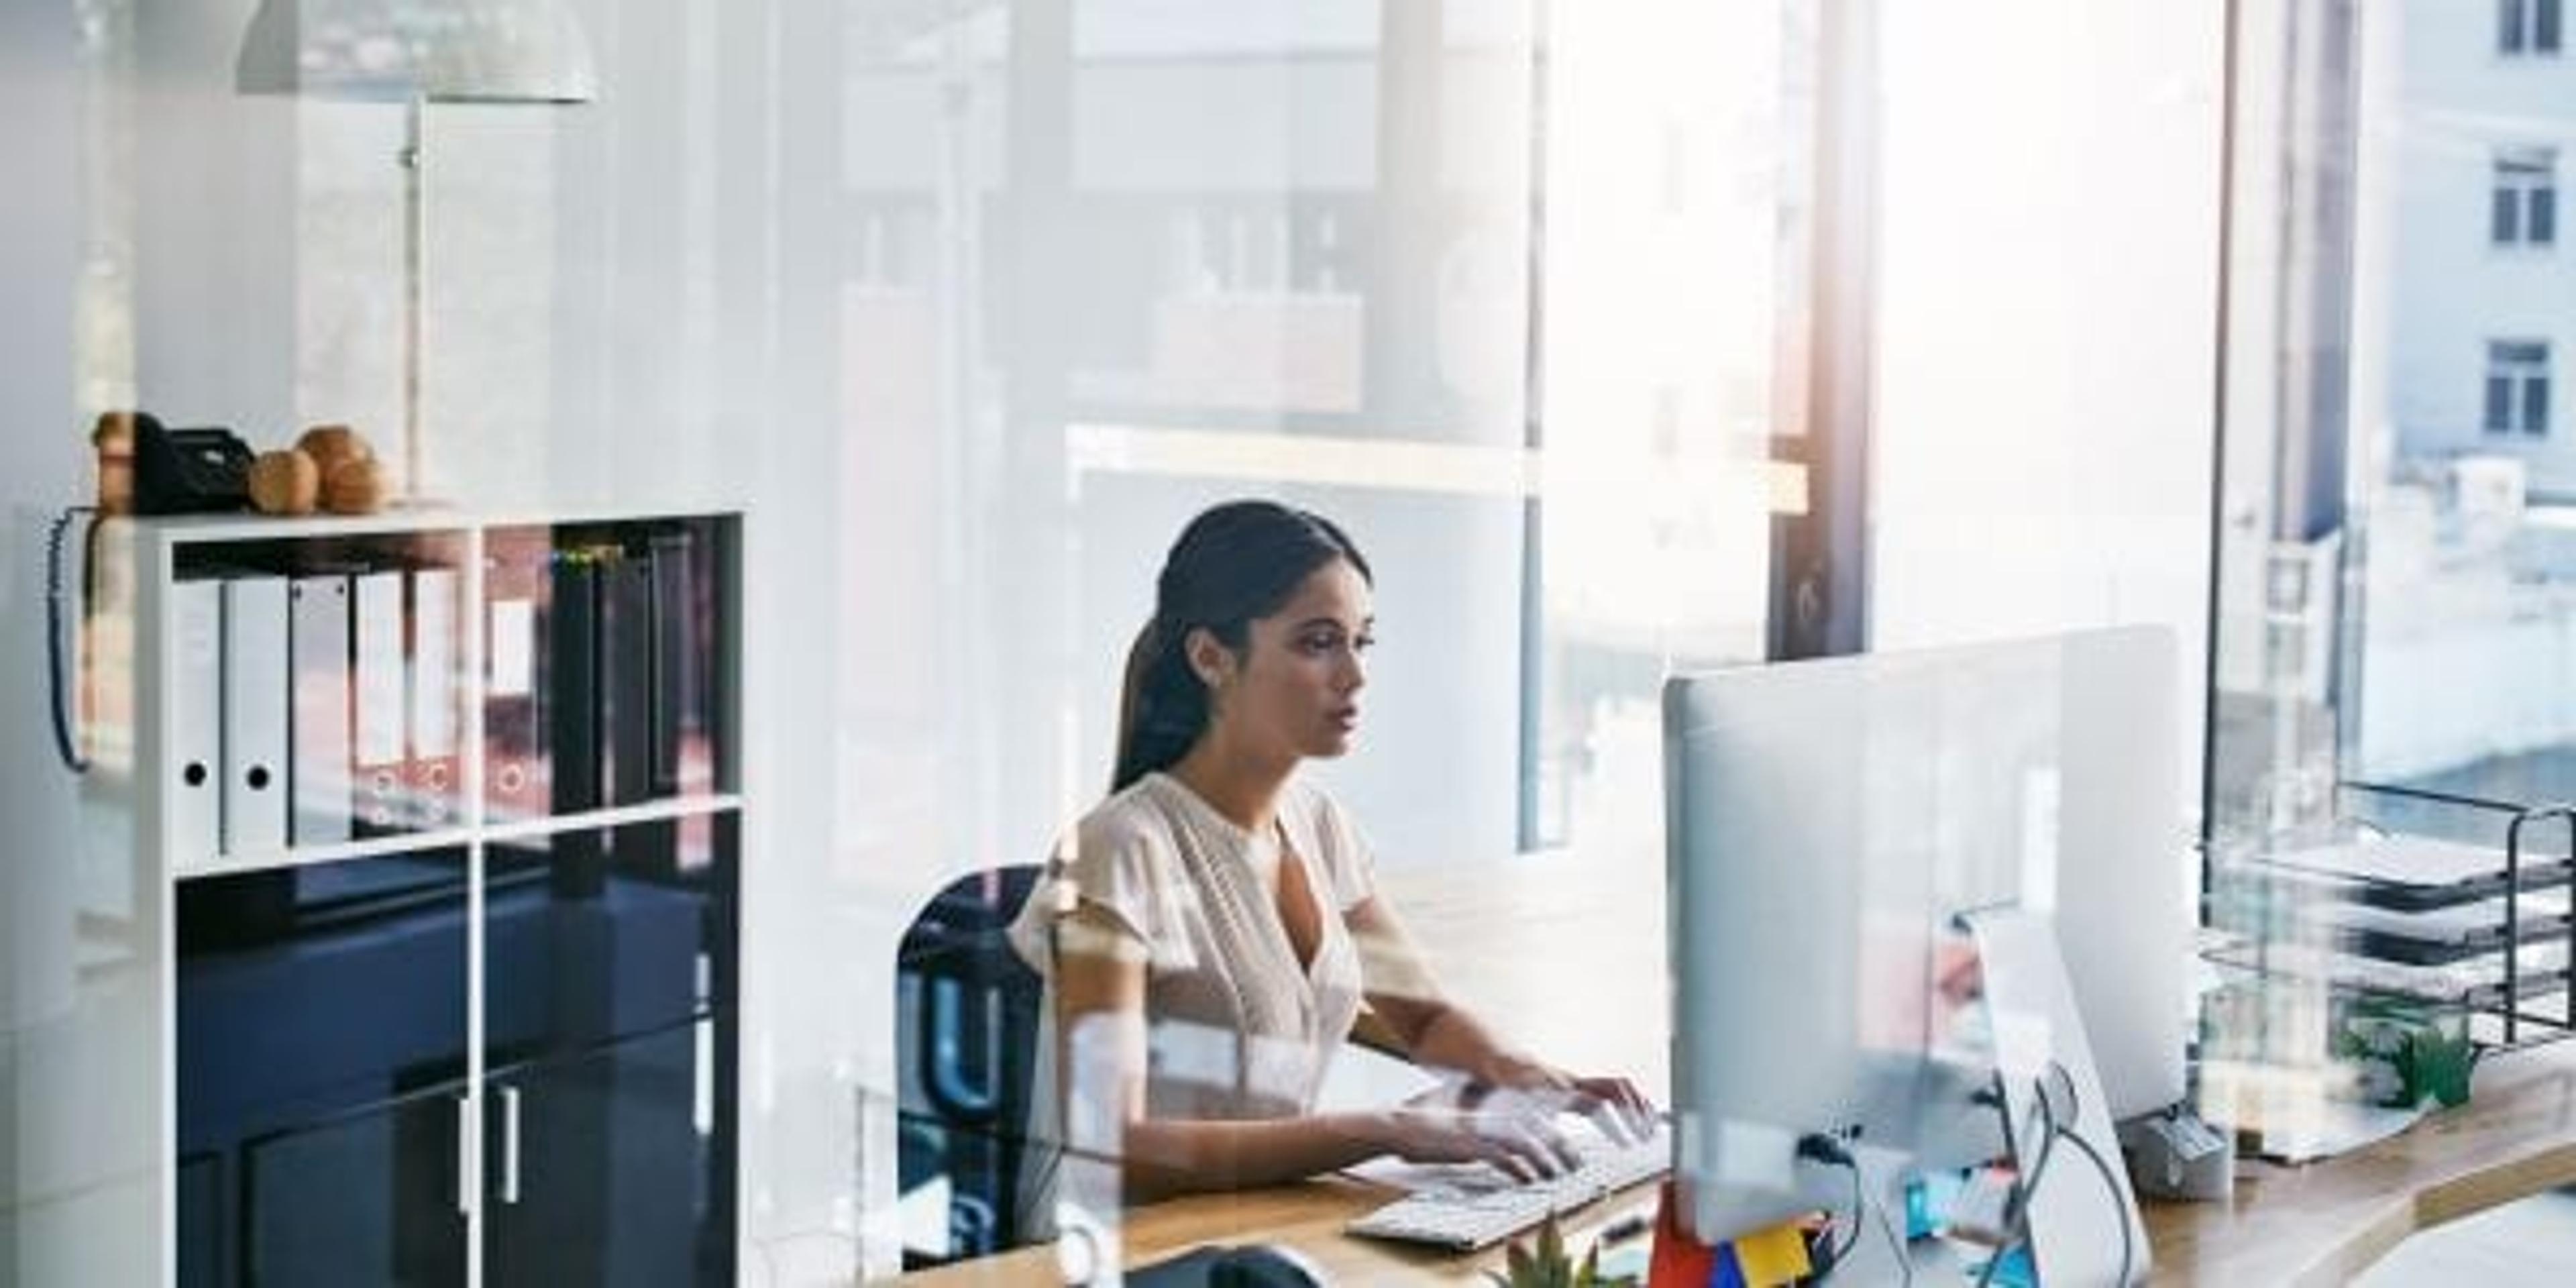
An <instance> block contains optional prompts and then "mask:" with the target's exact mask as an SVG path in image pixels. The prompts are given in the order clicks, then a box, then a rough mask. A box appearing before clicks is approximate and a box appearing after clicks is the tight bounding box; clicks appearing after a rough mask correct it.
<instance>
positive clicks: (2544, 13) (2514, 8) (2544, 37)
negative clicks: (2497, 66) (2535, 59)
mask: <svg viewBox="0 0 2576 1288" xmlns="http://www.w3.org/2000/svg"><path fill="white" fill-rule="evenodd" d="M2558 9H2559V0H2496V12H2497V18H2498V23H2497V31H2496V49H2497V51H2498V52H2500V53H2506V54H2554V53H2557V52H2558V19H2559V11H2558Z"/></svg>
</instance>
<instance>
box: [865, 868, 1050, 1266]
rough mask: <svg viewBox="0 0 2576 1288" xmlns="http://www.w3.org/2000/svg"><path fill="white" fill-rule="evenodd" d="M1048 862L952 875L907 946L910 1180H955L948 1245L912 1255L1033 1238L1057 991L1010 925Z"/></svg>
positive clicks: (961, 1252)
mask: <svg viewBox="0 0 2576 1288" xmlns="http://www.w3.org/2000/svg"><path fill="white" fill-rule="evenodd" d="M1040 872H1041V869H1040V868H1039V867H1038V865H1036V864H1023V865H1018V866H1013V867H1003V868H993V869H989V870H987V871H983V872H978V873H975V874H973V875H970V876H966V877H962V878H960V879H958V880H957V881H954V882H952V883H950V884H949V886H948V887H947V888H946V889H944V890H941V891H940V892H939V893H938V894H937V895H936V896H934V897H933V898H932V899H931V900H930V902H929V903H928V904H927V905H925V906H924V907H923V908H922V910H921V912H920V914H919V915H918V916H916V917H914V918H913V921H912V925H911V926H910V927H909V928H907V929H906V930H905V931H904V935H903V943H902V945H901V946H900V947H899V948H898V949H897V950H896V982H895V988H896V1000H895V1016H896V1018H895V1056H896V1061H897V1068H898V1070H899V1071H900V1072H899V1074H898V1079H897V1081H898V1085H899V1087H900V1091H899V1094H898V1105H897V1109H898V1114H899V1119H900V1124H901V1127H900V1131H899V1133H898V1137H897V1140H898V1144H897V1160H898V1161H897V1166H898V1170H899V1173H900V1183H901V1186H902V1189H903V1191H904V1192H905V1193H911V1192H912V1191H913V1190H915V1189H916V1188H918V1187H920V1186H922V1185H925V1184H928V1183H930V1182H931V1181H932V1180H934V1179H935V1178H937V1177H940V1176H945V1177H947V1179H948V1184H949V1200H948V1252H947V1255H946V1256H944V1257H941V1256H922V1255H920V1254H918V1253H913V1252H907V1253H906V1254H905V1256H906V1261H907V1263H908V1264H911V1265H929V1264H937V1263H939V1262H941V1261H951V1260H957V1259H959V1258H964V1257H974V1256H983V1255H986V1254H988V1253H992V1252H997V1251H1001V1250H1002V1249H1005V1248H1009V1247H1012V1246H1015V1245H1016V1244H1018V1243H1019V1242H1021V1238H1020V1230H1019V1221H1018V1219H1017V1207H1018V1204H1017V1201H1016V1200H1017V1190H1018V1186H1019V1172H1020V1157H1021V1151H1022V1144H1023V1140H1024V1136H1025V1132H1026V1130H1027V1124H1028V1113H1029V1096H1030V1083H1031V1081H1032V1079H1033V1078H1034V1075H1035V1067H1034V1061H1035V1059H1036V1053H1037V1044H1038V1034H1039V1024H1038V1021H1039V1014H1040V1009H1039V1008H1041V1007H1042V1006H1044V1005H1045V997H1044V983H1043V981H1041V980H1040V979H1039V977H1038V974H1037V972H1035V971H1033V970H1031V969H1029V966H1028V963H1026V962H1024V961H1021V960H1020V957H1019V954H1018V953H1017V952H1015V951H1013V950H1012V948H1011V945H1010V943H1009V940H1008V939H1007V937H1006V935H1005V931H1006V929H1007V927H1009V925H1010V924H1011V921H1012V919H1013V918H1016V917H1017V916H1018V915H1019V912H1020V906H1021V905H1022V904H1024V903H1026V902H1028V897H1029V891H1030V890H1032V889H1034V888H1035V887H1036V885H1037V882H1038V878H1039V875H1040Z"/></svg>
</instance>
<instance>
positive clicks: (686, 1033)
mask: <svg viewBox="0 0 2576 1288" xmlns="http://www.w3.org/2000/svg"><path fill="white" fill-rule="evenodd" d="M716 1030H717V1025H716V1023H715V1021H713V1020H712V1019H708V1020H698V1021H694V1022H690V1023H686V1024H681V1025H677V1026H674V1027H672V1028H668V1029H665V1030H662V1031H661V1032H658V1033H650V1034H644V1035H640V1036H635V1037H628V1038H622V1039H619V1040H617V1041H615V1042H612V1043H609V1044H608V1045H607V1046H605V1047H602V1048H600V1049H598V1050H595V1051H591V1052H587V1053H584V1054H580V1055H573V1056H565V1057H560V1058H555V1059H549V1060H545V1061H541V1062H538V1063H535V1064H529V1065H523V1066H519V1067H517V1068H514V1069H511V1070H508V1071H506V1072H501V1073H496V1074H494V1075H492V1076H491V1077H490V1078H489V1079H488V1080H487V1081H486V1083H485V1092H484V1095H485V1100H484V1103H485V1105H486V1106H487V1112H488V1114H489V1117H488V1119H487V1123H488V1125H489V1131H488V1133H487V1141H488V1146H487V1148H488V1150H489V1152H488V1153H487V1154H486V1157H487V1158H489V1159H491V1160H492V1167H491V1173H490V1188H489V1190H488V1191H487V1192H486V1194H485V1196H484V1236H483V1237H484V1244H483V1246H484V1263H483V1264H484V1282H485V1283H487V1284H490V1285H493V1286H494V1288H509V1286H512V1285H548V1286H552V1285H565V1286H566V1288H581V1286H583V1285H599V1286H601V1288H605V1286H607V1285H617V1286H618V1288H630V1286H637V1285H657V1284H671V1285H695V1284H727V1283H731V1282H733V1217H732V1205H731V1202H730V1190H731V1187H732V1169H731V1167H730V1166H728V1165H727V1159H726V1155H727V1154H729V1152H730V1137H731V1133H730V1132H729V1131H721V1130H719V1128H718V1126H717V1121H716V1119H717V1114H716V1097H715V1088H714V1073H715V1070H714V1051H715V1046H716V1036H717V1034H716Z"/></svg>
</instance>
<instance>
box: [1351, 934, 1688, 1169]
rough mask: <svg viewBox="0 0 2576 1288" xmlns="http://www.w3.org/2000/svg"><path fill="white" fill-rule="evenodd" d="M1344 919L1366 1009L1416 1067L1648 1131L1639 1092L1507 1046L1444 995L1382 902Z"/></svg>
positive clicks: (1621, 1080) (1619, 1082)
mask: <svg viewBox="0 0 2576 1288" xmlns="http://www.w3.org/2000/svg"><path fill="white" fill-rule="evenodd" d="M1344 918H1345V920H1346V922H1347V924H1348V925H1349V926H1350V929H1351V935H1352V937H1353V938H1354V939H1355V940H1357V941H1358V943H1359V946H1360V957H1361V961H1362V963H1363V969H1364V970H1365V972H1366V977H1367V980H1368V989H1369V992H1368V1003H1369V1007H1370V1009H1372V1010H1374V1011H1376V1012H1377V1013H1378V1015H1379V1016H1380V1017H1381V1018H1382V1019H1384V1020H1385V1021H1386V1023H1387V1025H1388V1027H1390V1028H1392V1029H1393V1030H1394V1031H1395V1033H1396V1035H1397V1036H1398V1038H1400V1039H1401V1040H1402V1041H1403V1043H1404V1046H1405V1050H1406V1052H1407V1053H1408V1054H1409V1055H1411V1056H1412V1057H1413V1060H1414V1062H1415V1063H1417V1064H1425V1065H1430V1066H1433V1067H1435V1068H1442V1069H1453V1070H1456V1071H1457V1072H1459V1073H1463V1074H1465V1075H1467V1077H1469V1078H1471V1079H1474V1080H1476V1081H1479V1082H1487V1083H1492V1084H1494V1085H1496V1086H1501V1087H1517V1088H1522V1089H1527V1090H1534V1091H1554V1092H1561V1093H1564V1095H1565V1096H1566V1097H1567V1099H1568V1103H1569V1105H1570V1106H1571V1107H1573V1108H1575V1109H1576V1110H1578V1111H1589V1110H1591V1109H1593V1108H1595V1107H1598V1106H1605V1105H1606V1106H1608V1107H1609V1108H1611V1109H1612V1110H1613V1111H1614V1113H1613V1119H1614V1121H1616V1122H1618V1123H1619V1125H1620V1126H1621V1127H1623V1128H1626V1129H1630V1130H1632V1131H1635V1132H1642V1131H1643V1130H1645V1128H1646V1124H1647V1119H1648V1118H1649V1117H1651V1115H1652V1113H1653V1107H1652V1106H1651V1105H1650V1104H1649V1103H1648V1102H1647V1100H1646V1097H1645V1094H1644V1093H1643V1092H1641V1091H1639V1090H1638V1089H1637V1087H1636V1084H1634V1083H1632V1082H1630V1081H1629V1080H1628V1079H1626V1078H1618V1077H1607V1078H1588V1077H1576V1076H1575V1075H1573V1074H1570V1073H1567V1072H1565V1071H1564V1070H1562V1069H1559V1068H1557V1067H1555V1066H1554V1065H1551V1064H1548V1063H1547V1062H1546V1061H1543V1060H1540V1059H1538V1058H1537V1057H1535V1056H1532V1055H1530V1054H1529V1053H1527V1052H1525V1051H1522V1050H1520V1049H1519V1048H1517V1047H1515V1046H1512V1045H1511V1044H1509V1043H1507V1042H1505V1041H1504V1040H1503V1039H1502V1037H1501V1036H1500V1035H1499V1034H1497V1033H1495V1032H1494V1031H1493V1030H1492V1029H1490V1028H1488V1027H1486V1025H1485V1023H1484V1021H1482V1020H1480V1019H1478V1018H1477V1017H1476V1016H1475V1015H1474V1014H1473V1013H1472V1012H1470V1011H1468V1010H1467V1009H1466V1008H1465V1007H1462V1006H1459V1005H1458V1004H1456V1003H1454V1002H1452V1001H1450V1000H1449V999H1448V998H1447V997H1446V996H1444V995H1442V993H1441V992H1440V988H1439V985H1438V984H1437V983H1436V982H1435V981H1434V980H1433V978H1432V974H1431V968H1430V966H1429V965H1428V964H1427V963H1425V961H1424V960H1423V956H1422V950H1421V948H1420V947H1419V946H1418V945H1417V944H1416V943H1415V942H1414V939H1413V935H1412V933H1411V932H1410V931H1408V930H1406V929H1405V927H1404V921H1403V919H1402V918H1400V917H1398V916H1397V915H1396V913H1395V909H1394V908H1393V907H1392V906H1390V905H1389V904H1388V903H1387V902H1386V901H1385V900H1383V899H1379V898H1376V897H1374V896H1372V897H1370V898H1367V899H1363V900H1361V901H1360V902H1359V903H1357V904H1354V905H1353V906H1352V907H1351V909H1350V910H1349V911H1348V912H1347V913H1345V914H1344ZM1569 986H1573V985H1569Z"/></svg>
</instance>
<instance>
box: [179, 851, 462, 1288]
mask: <svg viewBox="0 0 2576 1288" xmlns="http://www.w3.org/2000/svg"><path fill="white" fill-rule="evenodd" d="M465 873H466V859H465V855H464V853H463V851H460V850H442V851H434V852H426V853H421V854H410V855H400V856H395V857H389V858H378V859H358V860H350V861H347V862H342V863H329V864H318V865H311V866H306V867H297V868H281V869H275V870H270V871H262V872H248V873H236V874H227V875H223V876H208V877H199V878H193V879H190V880H187V881H183V882H181V883H179V885H178V887H177V892H176V921H177V940H178V944H177V946H178V953H177V964H176V969H175V971H174V984H175V992H176V1012H177V1013H176V1027H177V1037H178V1050H177V1061H176V1068H177V1084H178V1085H177V1093H178V1094H177V1098H178V1142H177V1144H178V1149H179V1159H180V1160H181V1162H182V1167H181V1175H182V1177H183V1182H184V1183H183V1184H181V1185H180V1186H179V1187H178V1206H179V1211H178V1214H177V1215H178V1228H179V1229H180V1231H181V1232H183V1234H185V1235H186V1236H187V1237H185V1238H184V1239H183V1240H182V1244H181V1248H180V1253H179V1262H180V1264H179V1271H180V1274H179V1278H180V1280H181V1281H182V1282H186V1283H205V1284H238V1283H259V1284H270V1283H408V1282H423V1283H447V1282H454V1280H453V1279H452V1278H449V1277H446V1276H447V1272H448V1271H450V1270H454V1269H458V1268H461V1267H462V1265H463V1264H464V1261H463V1258H464V1253H465V1219H464V1217H463V1216H462V1215H460V1214H459V1212H458V1208H457V1181H456V1170H457V1168H456V1156H457V1149H458V1137H457V1108H456V1099H457V1097H458V1096H460V1095H461V1094H462V1093H463V1089H464V1087H465V1073H466V1060H465V1057H466V1039H465V1031H466V1014H465V1011H466V1007H465V1001H466V978H467V976H466V960H465V958H466V943H467V936H466V930H467V925H468V923H467V915H466V878H465Z"/></svg>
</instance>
